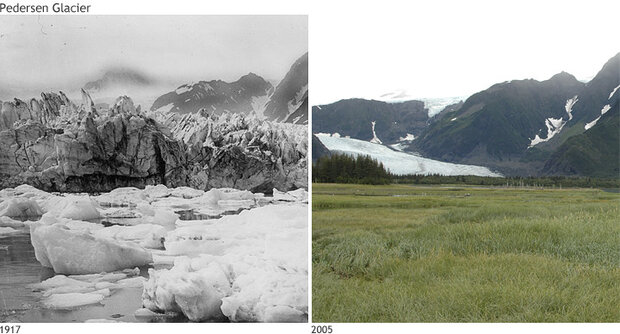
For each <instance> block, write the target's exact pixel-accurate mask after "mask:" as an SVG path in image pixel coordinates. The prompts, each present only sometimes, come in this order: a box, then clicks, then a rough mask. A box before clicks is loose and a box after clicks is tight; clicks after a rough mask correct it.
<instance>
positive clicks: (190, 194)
mask: <svg viewBox="0 0 620 334" xmlns="http://www.w3.org/2000/svg"><path fill="white" fill-rule="evenodd" d="M204 193H205V192H204V191H202V190H198V189H194V188H190V187H178V188H174V189H172V192H171V193H170V196H174V197H181V198H194V197H199V196H202V195H203V194H204Z"/></svg>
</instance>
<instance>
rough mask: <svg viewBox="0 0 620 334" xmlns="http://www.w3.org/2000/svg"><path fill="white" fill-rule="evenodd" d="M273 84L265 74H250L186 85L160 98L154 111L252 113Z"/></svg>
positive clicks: (218, 113)
mask: <svg viewBox="0 0 620 334" xmlns="http://www.w3.org/2000/svg"><path fill="white" fill-rule="evenodd" d="M272 90H273V86H272V85H271V84H270V83H269V82H267V81H265V79H263V78H262V77H260V76H258V75H256V74H254V73H249V74H247V75H244V76H242V77H241V78H239V80H237V81H235V82H230V83H229V82H225V81H222V80H211V81H200V82H197V83H190V84H184V85H181V86H179V87H178V88H177V89H176V90H174V91H171V92H169V93H166V94H164V95H162V96H160V97H158V98H157V99H156V100H155V102H153V105H152V106H151V108H150V109H151V110H152V111H158V110H159V111H166V112H175V113H180V114H186V113H191V112H197V111H198V110H200V109H205V110H206V111H207V112H209V113H213V114H216V115H221V114H223V113H225V112H232V113H240V114H244V115H247V114H250V113H252V112H253V111H255V110H256V109H257V108H259V106H260V104H261V101H262V103H264V101H266V100H267V98H268V96H269V94H270V93H271V92H272Z"/></svg>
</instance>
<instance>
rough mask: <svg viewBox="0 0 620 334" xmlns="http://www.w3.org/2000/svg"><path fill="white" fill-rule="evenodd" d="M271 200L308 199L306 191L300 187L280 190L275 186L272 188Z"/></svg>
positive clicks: (297, 200)
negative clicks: (285, 190) (286, 190)
mask: <svg viewBox="0 0 620 334" xmlns="http://www.w3.org/2000/svg"><path fill="white" fill-rule="evenodd" d="M273 200H274V201H285V202H307V201H308V192H307V191H306V190H304V189H302V188H300V189H297V190H293V191H289V192H286V193H285V192H282V191H279V190H278V189H276V188H273Z"/></svg>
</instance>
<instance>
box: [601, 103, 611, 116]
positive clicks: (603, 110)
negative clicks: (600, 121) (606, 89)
mask: <svg viewBox="0 0 620 334" xmlns="http://www.w3.org/2000/svg"><path fill="white" fill-rule="evenodd" d="M609 109H611V106H610V105H609V104H606V105H605V106H604V107H603V109H601V115H605V113H606V112H608V111H609Z"/></svg>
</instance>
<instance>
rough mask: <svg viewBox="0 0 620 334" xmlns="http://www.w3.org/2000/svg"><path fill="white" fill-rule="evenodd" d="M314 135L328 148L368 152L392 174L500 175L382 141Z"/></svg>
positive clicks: (483, 168) (485, 169) (367, 153)
mask: <svg viewBox="0 0 620 334" xmlns="http://www.w3.org/2000/svg"><path fill="white" fill-rule="evenodd" d="M316 136H317V138H319V140H320V141H321V142H322V143H323V145H325V147H327V149H329V150H330V151H339V152H343V153H347V154H352V155H369V156H371V157H372V158H373V159H377V160H378V161H380V162H382V163H383V165H384V166H385V168H387V169H389V170H390V172H392V173H394V174H400V175H405V174H424V175H429V174H441V175H478V176H496V177H499V176H502V175H501V174H499V173H496V172H492V171H491V170H489V169H488V168H486V167H482V166H474V165H460V164H453V163H448V162H442V161H437V160H432V159H428V158H423V157H421V156H418V155H414V154H410V153H405V152H397V151H394V150H392V149H390V148H388V147H386V146H384V145H379V144H374V143H370V142H367V141H363V140H358V139H351V138H340V137H335V136H330V135H328V134H317V135H316Z"/></svg>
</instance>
